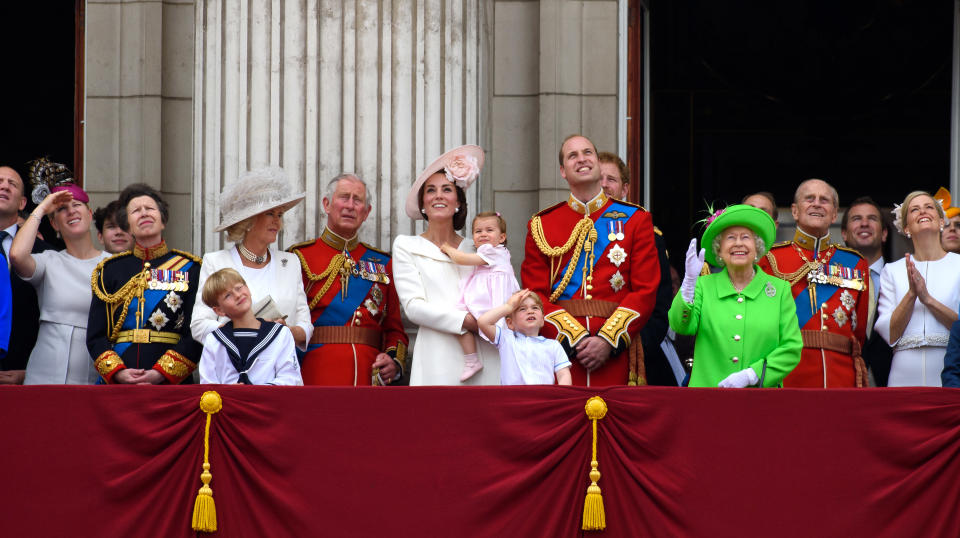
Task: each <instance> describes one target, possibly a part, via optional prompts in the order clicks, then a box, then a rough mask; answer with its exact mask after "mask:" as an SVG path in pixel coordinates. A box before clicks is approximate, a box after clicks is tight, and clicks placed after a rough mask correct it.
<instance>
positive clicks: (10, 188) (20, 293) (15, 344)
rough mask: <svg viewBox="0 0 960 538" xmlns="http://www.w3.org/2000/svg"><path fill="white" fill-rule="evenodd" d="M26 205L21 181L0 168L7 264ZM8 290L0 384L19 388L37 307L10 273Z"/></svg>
mask: <svg viewBox="0 0 960 538" xmlns="http://www.w3.org/2000/svg"><path fill="white" fill-rule="evenodd" d="M26 205H27V198H26V195H25V194H24V185H23V179H22V178H21V177H20V174H18V173H17V171H16V170H14V169H13V168H11V167H9V166H0V239H2V241H0V245H2V246H3V257H4V261H5V263H6V264H7V267H9V266H10V262H9V260H7V253H8V252H10V245H11V244H13V236H14V235H16V234H17V230H18V229H19V228H20V225H19V224H18V221H17V219H18V218H19V216H20V211H21V210H23V208H24V207H26ZM48 248H50V246H49V245H47V244H46V243H44V242H43V241H41V240H37V241H36V242H35V243H34V245H33V252H41V251H43V250H46V249H48ZM10 287H11V291H12V295H13V322H12V324H11V325H12V326H11V328H10V349H9V350H8V351H7V355H6V356H5V357H4V358H3V359H2V360H0V384H13V385H19V384H22V383H23V374H24V370H25V369H26V367H27V359H29V358H30V352H31V351H33V345H34V344H35V343H36V341H37V330H38V329H39V327H40V307H39V306H38V304H37V292H36V290H34V289H33V286H31V285H30V284H28V283H27V282H24V281H23V280H21V279H20V277H18V276H17V275H16V273H15V272H14V271H12V270H11V271H10Z"/></svg>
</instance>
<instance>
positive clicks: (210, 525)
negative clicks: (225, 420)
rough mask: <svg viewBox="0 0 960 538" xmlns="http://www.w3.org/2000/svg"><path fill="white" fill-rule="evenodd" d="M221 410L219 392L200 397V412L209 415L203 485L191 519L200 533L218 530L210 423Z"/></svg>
mask: <svg viewBox="0 0 960 538" xmlns="http://www.w3.org/2000/svg"><path fill="white" fill-rule="evenodd" d="M221 409H223V399H222V398H221V397H220V394H219V393H217V391H215V390H208V391H207V392H204V393H203V395H202V396H200V410H201V411H203V412H204V413H205V414H206V415H207V424H206V426H205V427H204V429H203V467H202V468H203V472H201V473H200V482H201V483H202V484H203V485H202V486H200V490H199V491H197V497H196V499H194V502H193V517H192V518H191V528H193V530H195V531H200V532H216V530H217V506H216V504H215V503H214V502H213V488H211V487H210V480H212V479H213V474H212V473H210V421H211V419H212V418H213V415H214V413H219V412H220V410H221Z"/></svg>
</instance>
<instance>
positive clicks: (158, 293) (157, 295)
mask: <svg viewBox="0 0 960 538" xmlns="http://www.w3.org/2000/svg"><path fill="white" fill-rule="evenodd" d="M191 265H193V261H189V262H187V264H186V265H184V266H183V267H181V268H180V269H177V270H178V271H183V272H184V273H186V272H187V271H189V270H190V266H191ZM138 274H139V273H138ZM134 277H136V275H134ZM190 286H196V282H191V283H190ZM169 293H170V290H151V289H145V290H143V319H142V320H140V321H141V322H142V325H141V326H140V327H137V306H139V304H140V298H139V297H134V298H133V299H131V301H130V308H128V309H127V317H126V319H124V320H123V325H121V326H120V328H121V329H123V330H133V329H140V328H143V327H146V326H147V323H148V322H147V320H148V319H150V314H153V311H154V310H156V308H157V305H158V304H160V301H162V300H163V299H164V298H165V297H166V296H167V294H169ZM132 343H133V342H122V343H119V344H114V345H113V351H114V352H116V354H117V355H120V356H121V357H122V356H123V352H124V351H126V350H127V348H129V347H130V344H132Z"/></svg>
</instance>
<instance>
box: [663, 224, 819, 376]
mask: <svg viewBox="0 0 960 538" xmlns="http://www.w3.org/2000/svg"><path fill="white" fill-rule="evenodd" d="M774 231H775V228H774V224H773V219H772V218H770V215H768V214H767V213H766V212H764V211H763V210H761V209H757V208H754V207H751V206H748V205H733V206H730V207H727V208H726V209H724V210H722V211H718V212H716V213H714V215H713V216H711V217H710V218H709V219H708V220H707V229H706V230H705V231H704V232H703V240H702V242H701V244H702V245H704V246H705V248H701V249H700V251H699V253H698V252H697V240H696V238H694V239H693V240H692V241H690V248H689V249H688V250H687V259H686V274H685V275H684V277H683V284H682V285H681V286H680V292H679V293H678V294H677V296H676V297H674V298H673V304H672V305H671V307H670V312H669V314H668V317H669V320H670V327H672V328H673V330H674V331H676V333H677V334H694V335H696V337H697V340H696V347H695V348H694V352H693V371H692V372H691V374H690V386H691V387H718V386H719V387H728V388H743V387H749V386H764V387H775V386H778V385H780V383H781V382H782V381H783V378H784V377H786V375H787V374H789V373H790V371H791V370H793V368H794V367H795V366H796V365H797V363H798V362H800V349H801V348H802V347H803V341H802V340H801V338H800V326H799V323H798V321H797V309H796V305H795V304H794V302H793V295H792V294H791V293H790V285H789V284H788V283H787V282H785V281H783V280H780V279H779V278H776V277H773V276H770V275H768V274H766V273H764V272H763V271H761V270H760V268H759V267H757V265H756V263H757V261H758V260H759V259H760V257H761V256H763V255H764V254H765V253H766V250H767V245H769V244H770V243H772V242H773V238H774ZM706 249H709V250H706ZM704 259H706V261H707V262H709V263H710V264H712V265H717V266H720V267H722V268H723V270H722V271H720V272H719V273H715V274H710V275H704V276H700V271H701V269H702V268H703V263H704Z"/></svg>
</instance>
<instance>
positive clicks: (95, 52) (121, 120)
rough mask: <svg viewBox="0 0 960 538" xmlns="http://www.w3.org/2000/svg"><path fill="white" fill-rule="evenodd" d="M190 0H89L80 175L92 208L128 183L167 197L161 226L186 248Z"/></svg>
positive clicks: (188, 229) (170, 239) (188, 235)
mask: <svg viewBox="0 0 960 538" xmlns="http://www.w3.org/2000/svg"><path fill="white" fill-rule="evenodd" d="M192 14H193V6H192V2H191V1H190V0H164V1H162V2H161V1H160V0H154V1H151V0H143V1H138V2H120V1H112V2H110V1H101V2H93V1H90V2H87V7H86V23H87V28H86V59H85V69H86V84H85V88H86V117H85V122H86V129H85V136H86V138H85V144H84V147H85V155H84V170H85V173H84V183H85V188H86V189H87V191H88V192H89V193H90V195H91V206H92V207H93V208H96V207H98V206H101V205H104V204H106V203H107V202H109V201H110V200H113V199H115V198H116V197H117V194H118V193H119V192H120V190H122V189H123V188H124V187H125V186H127V185H129V184H131V183H138V182H143V183H148V184H150V185H152V186H153V187H155V188H158V189H159V190H160V191H161V192H163V193H164V196H165V197H166V198H167V200H168V201H169V202H170V205H171V208H170V213H171V222H169V223H168V224H167V231H166V233H165V235H166V237H167V240H168V242H169V243H170V244H171V245H172V246H175V247H179V248H186V249H189V248H191V244H190V240H191V219H190V216H191V207H190V189H191V187H192V185H191V183H190V162H191V159H192V157H191V152H192V150H191V140H190V136H189V134H190V124H191V121H192V120H191V115H192V99H193V95H192V94H193V87H192V86H193V16H192Z"/></svg>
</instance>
